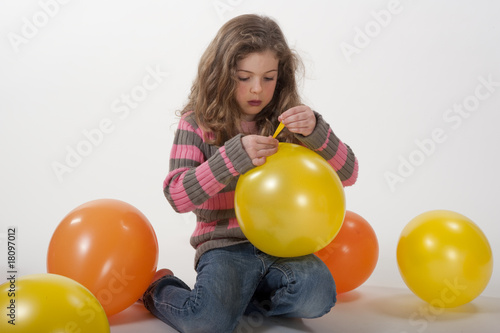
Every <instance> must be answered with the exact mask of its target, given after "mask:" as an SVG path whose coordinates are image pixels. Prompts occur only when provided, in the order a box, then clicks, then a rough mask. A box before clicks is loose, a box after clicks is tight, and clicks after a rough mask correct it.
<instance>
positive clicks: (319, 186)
mask: <svg viewBox="0 0 500 333" xmlns="http://www.w3.org/2000/svg"><path fill="white" fill-rule="evenodd" d="M235 210H236V217H237V219H238V222H239V225H240V227H241V229H242V231H243V233H244V234H245V236H246V237H247V238H248V240H249V241H250V242H251V243H252V244H253V245H254V246H255V247H257V248H258V249H260V250H261V251H263V252H266V253H268V254H270V255H274V256H277V257H296V256H302V255H306V254H310V253H313V252H316V251H318V250H320V249H322V248H323V247H325V246H326V245H328V244H329V243H330V242H331V241H332V239H333V238H334V237H335V235H337V233H338V232H339V230H340V227H341V226H342V221H343V219H344V214H345V196H344V189H343V186H342V183H341V181H340V179H339V177H338V175H337V173H336V172H335V170H333V168H332V167H331V166H330V165H329V164H328V163H327V162H326V161H325V160H324V159H323V158H322V157H321V156H319V155H318V154H317V153H315V152H313V151H311V150H309V149H307V148H305V147H302V146H299V145H295V144H290V143H280V145H279V149H278V152H277V153H276V154H274V155H272V156H270V157H268V158H267V161H266V163H265V164H264V165H262V166H260V167H256V168H254V169H252V170H250V171H248V172H247V173H245V174H244V175H241V176H240V179H239V180H238V184H237V186H236V193H235Z"/></svg>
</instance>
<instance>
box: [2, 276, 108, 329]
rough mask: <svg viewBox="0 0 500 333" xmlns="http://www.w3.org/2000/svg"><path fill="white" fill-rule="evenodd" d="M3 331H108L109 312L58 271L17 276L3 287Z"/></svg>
mask: <svg viewBox="0 0 500 333" xmlns="http://www.w3.org/2000/svg"><path fill="white" fill-rule="evenodd" d="M0 308H2V314H4V313H6V314H7V316H5V315H2V320H0V332H19V333H33V332H43V333H59V332H80V333H96V332H99V333H106V332H109V331H110V329H109V323H108V318H107V317H106V313H105V312H104V309H103V308H102V306H101V304H99V302H98V301H97V299H96V298H95V297H94V295H93V294H92V293H91V292H90V291H89V290H88V289H87V288H85V287H84V286H82V285H81V284H79V283H78V282H76V281H74V280H71V279H70V278H67V277H64V276H61V275H55V274H33V275H26V276H23V277H21V278H19V279H15V277H13V278H11V280H10V281H8V282H7V283H4V284H2V285H1V286H0Z"/></svg>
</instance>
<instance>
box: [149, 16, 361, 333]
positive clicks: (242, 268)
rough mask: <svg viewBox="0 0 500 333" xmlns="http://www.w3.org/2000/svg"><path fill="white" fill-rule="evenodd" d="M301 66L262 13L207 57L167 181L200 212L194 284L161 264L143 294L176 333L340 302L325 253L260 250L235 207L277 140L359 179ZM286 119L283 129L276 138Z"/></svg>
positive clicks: (224, 37)
mask: <svg viewBox="0 0 500 333" xmlns="http://www.w3.org/2000/svg"><path fill="white" fill-rule="evenodd" d="M298 65H299V61H298V58H297V57H296V56H295V54H294V53H293V52H292V51H291V50H290V48H289V47H288V45H287V42H286V40H285V37H284V36H283V33H282V31H281V29H280V28H279V26H278V25H277V24H276V23H275V22H274V21H273V20H271V19H270V18H267V17H261V16H257V15H242V16H239V17H236V18H234V19H232V20H230V21H228V22H227V23H226V24H225V25H224V26H223V27H222V28H221V29H220V30H219V32H218V33H217V35H216V37H215V39H214V40H213V41H212V42H211V44H210V45H209V46H208V48H207V50H206V51H205V53H204V54H203V56H202V58H201V60H200V64H199V67H198V75H197V78H196V80H195V81H194V83H193V86H192V88H191V93H190V95H189V101H188V103H187V105H186V107H185V108H184V109H183V110H182V112H181V119H180V123H179V125H178V129H177V131H176V135H175V139H174V144H173V146H172V150H171V157H170V172H169V174H168V176H167V178H166V179H165V181H164V193H165V196H166V198H167V200H168V201H169V203H170V204H171V205H172V207H173V208H174V209H175V211H177V212H179V213H183V212H190V211H193V212H194V213H195V214H196V216H197V223H196V229H195V230H194V232H193V234H192V237H191V245H192V246H193V247H194V248H195V249H196V255H195V260H194V261H195V269H196V272H197V278H196V284H195V286H194V288H193V289H191V288H189V287H188V286H187V285H186V284H185V283H184V282H182V281H181V280H180V279H179V278H177V277H175V276H173V275H172V274H171V272H170V271H168V270H162V271H159V272H158V273H159V274H158V275H159V276H157V277H156V278H157V279H156V280H155V281H154V282H153V283H152V284H151V285H150V287H149V288H148V290H147V291H146V292H145V294H144V297H143V302H144V304H145V306H146V308H147V309H149V311H151V313H153V314H154V315H155V316H157V317H158V318H159V319H161V320H162V321H164V322H165V323H167V324H169V325H170V326H172V327H173V328H175V329H177V330H178V331H181V332H189V333H194V332H209V333H221V332H222V333H223V332H233V331H234V329H235V328H236V327H237V325H238V321H239V319H240V318H241V317H242V316H243V315H244V314H250V313H252V312H258V313H260V314H261V315H263V316H283V317H299V318H315V317H320V316H322V315H324V314H326V313H327V312H329V311H330V309H331V308H332V307H333V305H334V304H335V302H336V292H335V284H334V281H333V278H332V276H331V274H330V272H329V270H328V268H327V267H326V265H325V264H324V263H323V262H322V261H321V260H320V259H318V258H317V257H316V256H315V255H313V254H311V255H306V256H302V257H295V258H278V257H274V256H271V255H268V254H266V253H263V252H261V251H259V250H258V249H256V248H255V247H254V246H253V245H252V244H250V243H249V241H248V240H247V239H246V238H245V236H244V234H243V233H242V231H241V229H240V228H239V226H238V222H237V220H236V216H235V211H234V190H235V187H236V183H237V181H238V177H239V175H241V174H244V173H245V172H247V171H248V170H250V169H252V168H254V167H256V166H259V165H262V164H263V163H265V160H266V157H268V156H270V155H272V154H274V153H275V152H276V151H277V150H278V140H279V141H286V142H293V143H297V144H302V145H304V146H306V147H308V148H309V149H312V150H314V151H316V152H318V154H320V155H321V156H322V157H323V158H325V159H326V160H327V161H328V162H329V163H330V164H331V165H332V167H333V168H334V169H335V170H336V171H337V173H338V175H339V177H340V179H341V181H342V183H343V185H344V186H348V185H352V184H354V182H355V181H356V178H357V171H358V164H357V160H356V158H355V156H354V154H353V152H352V151H351V149H350V148H349V147H348V146H347V145H345V144H344V143H342V142H341V141H340V140H339V139H338V138H337V137H336V136H335V134H334V133H333V132H332V129H331V128H330V126H329V125H328V124H327V123H326V122H325V120H324V119H323V117H322V116H321V115H320V114H319V113H317V112H314V111H312V110H311V109H310V108H309V107H308V106H306V105H303V104H301V101H300V97H299V94H298V91H297V84H296V71H297V68H298ZM280 121H281V122H283V124H284V125H285V126H286V129H285V130H284V131H283V132H282V133H281V134H280V135H279V136H278V137H277V139H273V138H272V136H271V135H272V134H273V132H274V130H275V129H276V127H277V125H278V123H279V122H280ZM304 223H307V221H304Z"/></svg>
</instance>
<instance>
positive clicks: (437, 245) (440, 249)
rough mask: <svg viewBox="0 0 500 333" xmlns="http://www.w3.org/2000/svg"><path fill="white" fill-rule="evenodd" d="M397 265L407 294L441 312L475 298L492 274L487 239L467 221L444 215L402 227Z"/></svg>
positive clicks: (423, 217)
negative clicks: (439, 309) (407, 288)
mask: <svg viewBox="0 0 500 333" xmlns="http://www.w3.org/2000/svg"><path fill="white" fill-rule="evenodd" d="M397 261H398V266H399V271H400V273H401V276H402V277H403V280H404V282H405V283H406V285H407V286H408V287H409V288H410V290H411V291H412V292H413V293H414V294H415V295H417V296H418V297H420V298H421V299H423V300H424V301H426V302H428V303H430V304H431V305H432V306H434V307H440V308H451V307H456V306H460V305H463V304H466V303H468V302H470V301H472V300H473V299H475V298H476V297H477V296H479V295H480V294H481V292H482V291H483V290H484V288H486V286H487V285H488V282H489V280H490V278H491V274H492V272H493V256H492V252H491V247H490V244H489V242H488V239H487V238H486V236H485V234H484V233H483V232H482V231H481V229H480V228H479V227H478V226H477V225H476V224H475V223H474V222H473V221H472V220H470V219H469V218H467V217H465V216H464V215H461V214H459V213H456V212H453V211H447V210H435V211H430V212H426V213H423V214H421V215H418V216H417V217H415V218H414V219H413V220H411V221H410V222H409V223H408V225H406V227H405V228H404V229H403V231H402V233H401V236H400V238H399V242H398V246H397Z"/></svg>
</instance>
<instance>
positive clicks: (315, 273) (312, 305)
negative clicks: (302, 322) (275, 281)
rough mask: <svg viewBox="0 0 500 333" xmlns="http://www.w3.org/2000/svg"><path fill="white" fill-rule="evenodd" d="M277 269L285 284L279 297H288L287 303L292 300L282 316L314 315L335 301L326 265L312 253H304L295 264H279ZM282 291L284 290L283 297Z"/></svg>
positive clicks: (327, 310)
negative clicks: (281, 273)
mask: <svg viewBox="0 0 500 333" xmlns="http://www.w3.org/2000/svg"><path fill="white" fill-rule="evenodd" d="M279 269H280V270H281V271H282V272H283V274H284V275H283V279H284V283H286V284H287V287H286V289H285V290H284V293H282V295H281V296H280V297H281V298H283V299H286V298H289V304H290V303H291V304H293V306H292V308H291V309H290V311H289V313H288V314H285V316H287V317H300V318H317V317H321V316H323V315H324V314H326V313H328V312H329V311H330V310H331V308H332V307H333V306H334V305H335V303H336V296H337V293H336V290H335V282H334V280H333V277H332V275H331V273H330V271H329V270H328V268H327V267H326V265H325V264H324V263H323V262H322V261H321V260H320V259H319V258H317V257H316V256H314V255H311V256H308V257H307V258H304V260H303V261H301V262H299V263H298V264H297V263H293V264H284V265H281V267H279ZM284 294H288V295H287V297H284ZM276 296H278V295H276Z"/></svg>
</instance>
